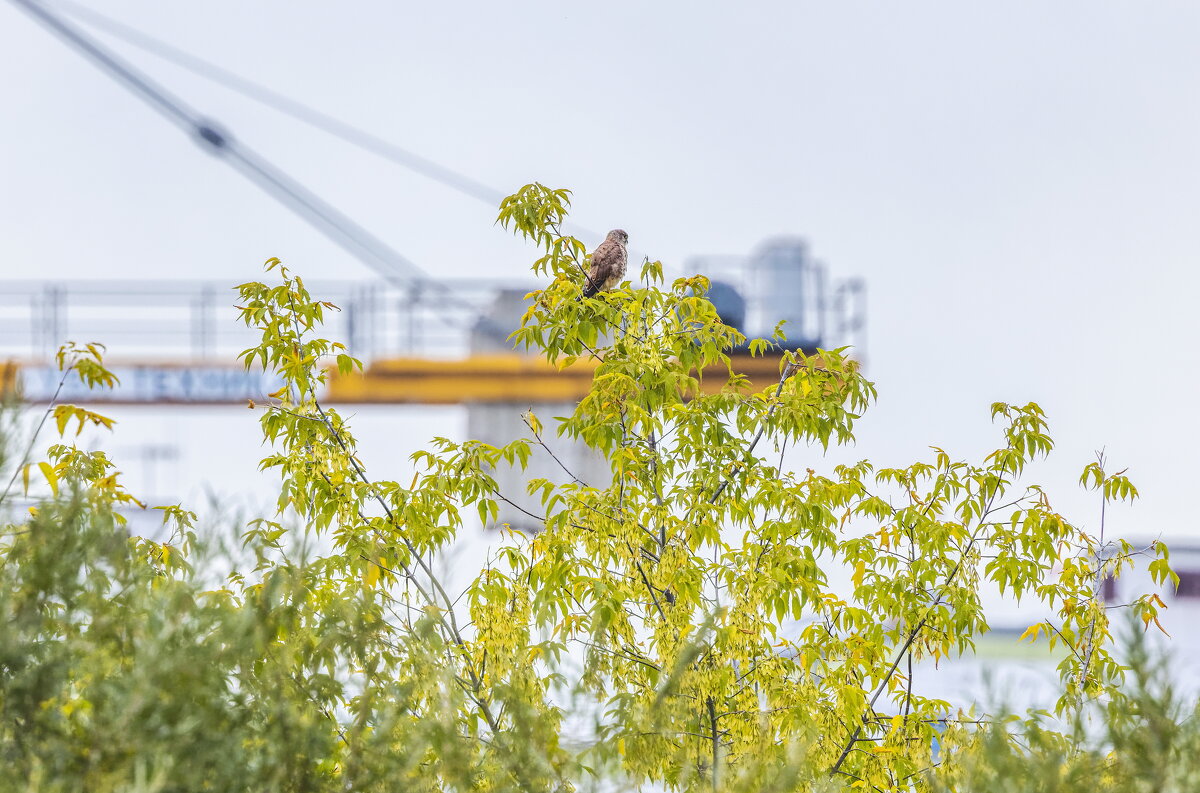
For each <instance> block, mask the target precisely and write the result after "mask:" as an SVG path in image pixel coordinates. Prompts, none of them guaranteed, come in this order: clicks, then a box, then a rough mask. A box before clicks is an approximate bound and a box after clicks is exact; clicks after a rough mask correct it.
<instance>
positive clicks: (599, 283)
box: [583, 229, 629, 297]
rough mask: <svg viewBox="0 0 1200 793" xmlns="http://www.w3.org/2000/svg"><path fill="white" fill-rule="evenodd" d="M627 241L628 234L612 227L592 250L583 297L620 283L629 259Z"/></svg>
mask: <svg viewBox="0 0 1200 793" xmlns="http://www.w3.org/2000/svg"><path fill="white" fill-rule="evenodd" d="M627 242H629V235H628V234H626V233H625V232H624V231H622V230H621V229H613V230H612V231H610V232H608V236H607V237H605V238H604V242H602V243H600V244H599V245H598V246H597V247H596V250H595V251H593V252H592V267H591V269H589V270H588V273H587V283H586V284H584V287H583V296H584V297H591V296H592V295H594V294H596V293H597V292H599V291H601V290H607V289H612V288H613V287H614V286H616V285H617V284H619V283H621V279H622V278H624V277H625V265H626V263H627V261H628V259H629V254H628V253H627V252H626V250H625V243H627Z"/></svg>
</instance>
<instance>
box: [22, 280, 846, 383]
mask: <svg viewBox="0 0 1200 793" xmlns="http://www.w3.org/2000/svg"><path fill="white" fill-rule="evenodd" d="M306 285H307V286H308V288H309V291H310V292H311V293H312V294H313V295H314V296H317V297H319V298H320V299H322V300H329V301H330V302H332V303H334V304H335V305H337V306H338V307H339V308H340V309H341V310H340V311H333V312H329V313H327V314H326V318H325V319H326V322H325V327H324V329H323V331H322V333H323V335H325V337H326V338H330V339H334V340H336V341H340V342H342V343H343V344H345V345H346V346H347V348H348V349H349V351H350V354H351V355H354V356H355V357H357V358H360V359H361V360H363V361H364V362H368V361H372V360H376V359H380V358H386V357H397V356H419V357H431V358H438V357H457V356H463V355H466V354H468V353H469V352H470V351H471V350H476V351H478V350H481V349H482V350H500V349H504V348H506V347H507V344H506V343H505V341H504V339H505V337H506V336H507V335H508V333H509V332H510V331H511V330H513V329H514V328H515V325H516V321H517V319H516V318H517V317H518V316H519V315H520V313H521V310H522V309H521V306H522V303H523V300H522V299H521V298H522V296H523V295H524V294H525V293H526V292H528V291H529V290H531V289H534V288H536V284H534V283H531V282H517V281H505V282H502V281H486V280H481V279H448V280H432V279H431V280H427V281H414V282H412V283H411V284H409V285H407V286H405V287H402V288H401V287H396V286H393V285H390V284H388V283H387V282H384V281H313V282H309V283H308V284H306ZM832 286H833V288H832V289H831V290H830V292H831V294H829V295H828V296H826V295H825V289H824V287H822V290H821V296H820V300H819V302H818V304H817V305H816V307H815V308H813V309H811V311H812V312H815V313H814V321H815V322H816V323H817V324H816V325H815V327H817V328H819V333H820V334H821V336H822V338H815V339H809V340H808V341H809V342H811V343H813V344H820V345H821V346H823V347H826V348H832V347H836V346H841V345H845V344H852V345H854V346H855V347H856V354H857V355H858V356H859V357H860V358H861V357H862V356H863V355H864V353H865V351H864V349H863V348H864V347H865V342H866V304H865V288H864V286H863V283H862V282H861V281H860V280H846V281H837V282H834V284H833V285H832ZM236 302H237V295H236V293H235V292H234V290H233V289H232V288H231V287H230V285H229V283H228V282H218V281H184V280H179V281H167V280H158V281H102V280H75V281H33V280H23V281H0V360H3V359H10V358H16V359H21V360H26V361H48V360H49V359H50V358H51V357H52V356H53V355H54V352H55V350H57V349H58V347H59V346H60V345H61V344H62V343H63V342H65V341H68V340H70V341H75V342H80V343H86V342H100V343H102V344H104V345H105V346H106V347H107V348H108V355H109V357H110V358H111V359H113V360H142V361H169V362H174V363H180V364H187V363H205V362H208V363H229V362H232V361H233V359H234V358H235V356H236V355H237V354H238V353H239V352H241V351H242V350H244V349H246V348H248V347H251V346H253V345H255V344H257V342H258V335H257V333H256V332H255V331H254V330H252V329H248V328H246V327H245V326H243V325H242V324H240V323H239V322H238V321H237V310H236V309H235V308H234V304H235V303H236ZM806 315H807V314H806ZM787 330H788V331H789V332H791V331H792V329H790V328H789V329H787Z"/></svg>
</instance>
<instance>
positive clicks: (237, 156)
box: [11, 0, 477, 321]
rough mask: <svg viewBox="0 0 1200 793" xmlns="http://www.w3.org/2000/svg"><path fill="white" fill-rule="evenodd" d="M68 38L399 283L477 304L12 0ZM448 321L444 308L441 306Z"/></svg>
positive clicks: (41, 12) (69, 31)
mask: <svg viewBox="0 0 1200 793" xmlns="http://www.w3.org/2000/svg"><path fill="white" fill-rule="evenodd" d="M11 1H12V2H13V3H14V4H15V5H17V6H19V7H20V8H22V9H23V10H25V11H26V12H27V13H29V14H30V15H31V16H33V17H34V18H35V19H37V20H38V21H39V22H40V23H42V24H43V25H44V26H46V27H47V28H49V29H50V30H51V31H52V32H54V33H55V34H56V35H58V36H59V37H60V38H61V39H62V40H63V41H64V42H66V43H67V44H68V45H70V46H71V47H73V48H74V49H76V50H77V51H79V52H80V53H81V54H83V55H84V56H86V57H87V58H89V59H90V60H91V61H93V63H95V64H96V65H97V66H98V67H99V68H101V69H102V70H103V71H105V72H107V73H108V74H109V75H110V76H112V77H113V78H114V79H116V80H117V81H118V82H120V83H122V84H124V85H125V86H126V87H127V88H129V89H130V90H131V91H133V92H134V93H135V94H137V95H138V96H139V97H141V98H142V99H143V100H144V101H145V102H146V103H147V104H149V105H150V106H151V107H153V108H154V109H155V110H157V111H158V112H159V113H160V114H161V115H163V116H164V117H165V118H166V119H167V120H168V121H170V122H171V123H173V124H175V125H176V126H178V127H180V128H182V129H183V130H184V131H185V132H188V133H189V134H191V135H192V137H193V138H194V139H195V140H196V141H197V142H199V143H200V144H201V146H203V147H205V148H206V149H207V150H208V151H209V152H210V153H212V154H214V155H216V156H219V157H222V158H223V159H225V160H226V161H227V162H228V163H229V164H230V165H231V166H232V167H233V168H234V169H236V170H237V171H239V172H240V173H242V174H243V175H244V176H246V177H247V178H249V179H250V180H251V181H253V182H255V183H256V184H257V185H258V186H259V187H260V188H262V189H263V190H264V191H265V192H267V193H268V194H269V195H271V196H272V197H273V198H275V199H276V200H278V201H280V202H281V203H283V204H284V205H285V206H288V207H289V208H291V209H292V210H293V211H294V212H296V214H298V215H300V216H301V217H302V218H304V219H305V220H307V221H308V222H309V223H310V224H312V225H313V226H315V227H316V228H317V229H318V230H320V231H321V232H323V233H324V234H325V235H326V236H327V237H329V238H330V239H331V240H333V242H335V243H336V244H338V245H339V246H341V247H342V248H343V249H344V250H346V251H347V252H348V253H350V254H351V255H353V256H354V257H355V258H357V259H358V260H359V261H361V262H363V263H364V264H366V265H367V266H368V267H370V268H371V269H372V270H374V271H376V272H377V273H379V274H380V275H381V276H383V278H384V279H385V280H386V281H387V282H388V283H389V284H391V285H393V286H399V287H406V288H411V289H416V290H419V289H428V288H432V289H435V290H437V291H439V292H441V293H443V294H442V295H441V296H442V297H443V298H445V299H448V300H450V301H451V302H454V303H459V304H462V305H464V306H467V307H468V308H470V310H471V312H472V313H475V312H476V311H477V309H476V308H475V307H474V306H473V305H471V304H469V303H467V302H466V301H463V300H462V299H461V298H458V297H457V296H456V295H454V294H453V292H452V290H450V289H449V287H446V286H444V285H441V284H439V283H438V282H437V281H434V280H432V279H430V278H429V277H428V276H427V275H426V274H425V273H424V272H423V271H422V270H421V269H420V268H419V267H418V266H417V265H416V264H414V263H413V262H411V261H409V260H408V259H407V258H405V257H404V256H402V255H401V254H400V253H398V252H397V251H396V250H394V249H393V248H391V247H390V246H389V245H388V244H387V243H385V242H383V240H381V239H379V238H378V237H376V236H375V235H373V234H371V233H370V232H369V231H367V230H366V229H364V228H363V227H362V226H360V225H358V224H357V223H355V222H354V221H353V220H351V219H350V218H349V217H347V216H346V215H344V214H343V213H341V212H339V211H338V210H337V209H335V208H334V207H333V206H331V205H330V204H328V203H327V202H326V201H324V200H323V199H321V198H320V197H318V196H317V195H316V194H315V193H313V192H312V191H311V190H309V189H307V188H306V187H304V186H303V185H301V184H300V183H299V182H297V181H296V180H295V179H292V178H291V177H290V176H288V175H287V174H286V173H284V172H283V171H281V170H280V169H279V168H277V167H275V166H274V165H272V164H271V163H270V162H269V161H267V160H266V159H265V158H264V157H262V156H261V155H259V154H257V153H256V152H254V151H253V150H252V149H250V148H249V147H247V146H245V145H244V144H242V143H240V142H239V141H238V140H237V139H236V138H234V137H233V136H232V135H230V134H229V133H228V132H226V131H224V130H223V129H221V127H220V126H219V125H218V124H217V123H216V122H214V121H212V120H210V119H206V118H204V117H203V116H202V115H200V114H199V113H198V112H197V111H196V110H194V109H192V108H190V107H188V106H187V105H186V104H185V103H184V102H182V101H181V100H180V99H178V98H177V97H175V96H172V95H171V94H170V93H168V92H167V91H166V90H165V89H163V88H162V87H160V86H159V85H157V84H156V83H154V82H153V81H152V80H150V79H149V78H148V77H146V76H145V75H143V74H141V73H139V72H138V71H137V70H136V69H134V68H133V67H132V66H130V65H129V64H127V63H125V62H124V61H122V60H121V59H119V58H118V57H117V56H115V55H114V54H112V53H111V52H109V51H108V50H106V49H105V48H104V47H103V46H101V45H100V44H98V43H97V42H95V41H94V40H93V39H91V38H89V37H88V36H87V35H85V34H84V33H82V32H81V31H79V30H78V29H76V28H75V27H73V26H71V25H70V24H68V23H67V22H65V21H64V20H62V19H61V18H60V17H59V16H57V15H56V14H54V13H53V12H51V11H50V10H49V9H48V8H46V7H45V6H44V5H43V4H42V3H40V2H37V1H36V0H11ZM437 313H438V315H439V317H441V318H442V320H443V321H446V320H447V319H448V317H447V315H446V314H445V313H444V312H437Z"/></svg>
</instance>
